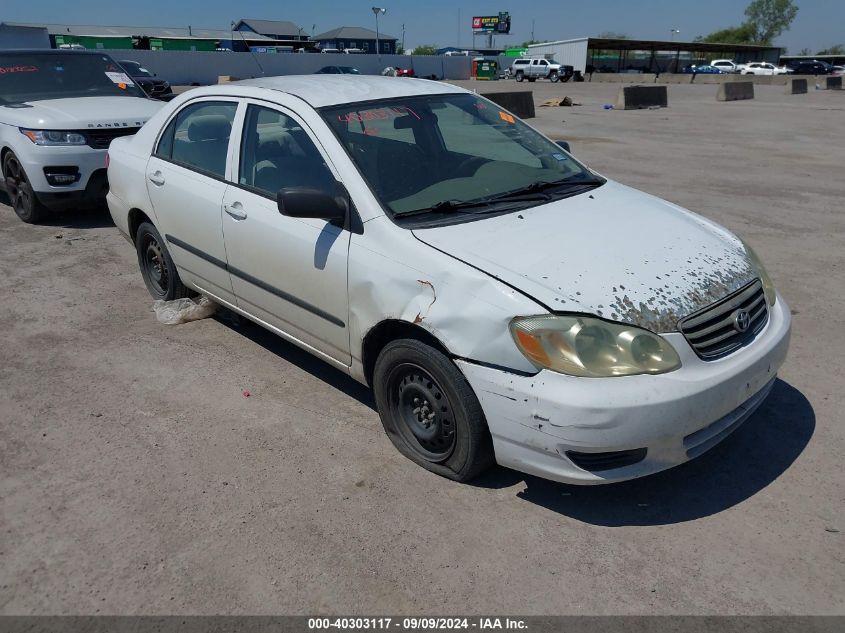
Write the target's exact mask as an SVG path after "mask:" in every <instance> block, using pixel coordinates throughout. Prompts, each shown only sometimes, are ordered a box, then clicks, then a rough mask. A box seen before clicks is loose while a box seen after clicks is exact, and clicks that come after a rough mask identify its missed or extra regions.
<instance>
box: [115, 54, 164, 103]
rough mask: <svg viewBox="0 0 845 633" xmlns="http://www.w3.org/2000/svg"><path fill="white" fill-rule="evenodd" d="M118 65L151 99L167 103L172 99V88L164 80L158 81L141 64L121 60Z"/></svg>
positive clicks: (154, 75)
mask: <svg viewBox="0 0 845 633" xmlns="http://www.w3.org/2000/svg"><path fill="white" fill-rule="evenodd" d="M119 63H120V65H121V66H123V69H124V70H125V71H126V72H127V73H128V74H129V76H130V77H132V79H133V80H134V81H135V83H136V84H138V85H139V86H140V87H141V90H143V91H144V92H146V93H147V94H148V95H149V96H150V97H152V98H153V99H161V100H162V101H169V100H170V99H172V98H173V88H171V87H170V83H169V82H168V81H166V80H164V79H159V78H158V77H157V76H156V74H155V73H152V72H150V71H149V70H147V69H146V68H144V67H143V66H141V64H139V63H138V62H136V61H132V60H131V59H121V60H120V62H119Z"/></svg>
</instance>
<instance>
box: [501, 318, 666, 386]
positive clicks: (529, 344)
mask: <svg viewBox="0 0 845 633" xmlns="http://www.w3.org/2000/svg"><path fill="white" fill-rule="evenodd" d="M510 329H511V334H512V336H513V340H514V342H515V343H516V346H517V347H518V348H519V350H520V351H521V352H522V353H523V354H524V355H525V357H526V358H527V359H528V360H530V361H531V362H532V363H534V365H536V366H537V367H538V368H541V369H551V370H552V371H557V372H560V373H562V374H568V375H570V376H584V377H592V378H602V377H610V376H633V375H636V374H662V373H665V372H667V371H672V370H674V369H677V368H678V367H680V366H681V359H680V358H679V357H678V353H677V352H676V351H675V349H674V348H673V347H672V346H671V345H670V344H669V343H667V342H666V341H665V340H664V339H663V338H661V337H660V336H657V335H656V334H653V333H652V332H649V331H647V330H643V329H640V328H638V327H634V326H632V325H625V324H624V323H612V322H610V321H603V320H601V319H597V318H591V317H586V316H574V315H573V316H558V315H552V314H549V315H541V316H532V317H516V318H515V319H513V320H512V321H511V323H510Z"/></svg>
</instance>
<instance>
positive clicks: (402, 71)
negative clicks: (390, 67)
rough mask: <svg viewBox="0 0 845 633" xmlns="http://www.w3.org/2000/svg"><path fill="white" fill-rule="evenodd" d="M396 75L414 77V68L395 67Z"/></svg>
mask: <svg viewBox="0 0 845 633" xmlns="http://www.w3.org/2000/svg"><path fill="white" fill-rule="evenodd" d="M396 76H397V77H414V76H415V73H414V69H413V68H399V67H398V66H397V67H396Z"/></svg>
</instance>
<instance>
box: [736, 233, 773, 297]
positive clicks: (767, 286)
mask: <svg viewBox="0 0 845 633" xmlns="http://www.w3.org/2000/svg"><path fill="white" fill-rule="evenodd" d="M740 241H741V242H742V245H743V246H744V247H745V252H746V254H747V255H748V259H750V260H751V265H752V266H754V268H756V269H757V274H758V275H760V282H761V283H762V284H763V292H764V293H765V294H766V301H768V302H769V305H770V306H773V305H775V300H776V299H777V291H776V290H775V284H774V283H772V279H771V277H769V273H768V272H766V267H765V266H763V260H761V259H760V258H759V257H758V256H757V253H755V252H754V249H753V248H751V246H749V245H748V242H746V241H745V240H740Z"/></svg>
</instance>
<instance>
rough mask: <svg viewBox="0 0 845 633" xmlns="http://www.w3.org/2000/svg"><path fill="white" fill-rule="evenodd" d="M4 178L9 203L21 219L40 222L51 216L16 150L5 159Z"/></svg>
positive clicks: (34, 222)
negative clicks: (33, 187) (30, 182)
mask: <svg viewBox="0 0 845 633" xmlns="http://www.w3.org/2000/svg"><path fill="white" fill-rule="evenodd" d="M3 178H4V179H5V180H6V192H7V193H8V194H9V204H11V205H12V208H13V209H14V210H15V213H16V214H17V216H18V217H19V218H20V219H21V220H23V221H24V222H26V223H28V224H38V223H39V222H42V221H43V220H45V219H46V218H47V217H48V216H49V214H50V211H49V209H47V207H45V206H44V205H43V204H42V203H41V201H40V200H39V199H38V197H37V196H36V195H35V192H34V191H33V190H32V185H31V184H29V178H27V176H26V172H25V171H24V169H23V165H21V162H20V161H19V160H18V157H17V156H15V153H14V152H8V153H7V154H6V157H5V158H4V159H3Z"/></svg>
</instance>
